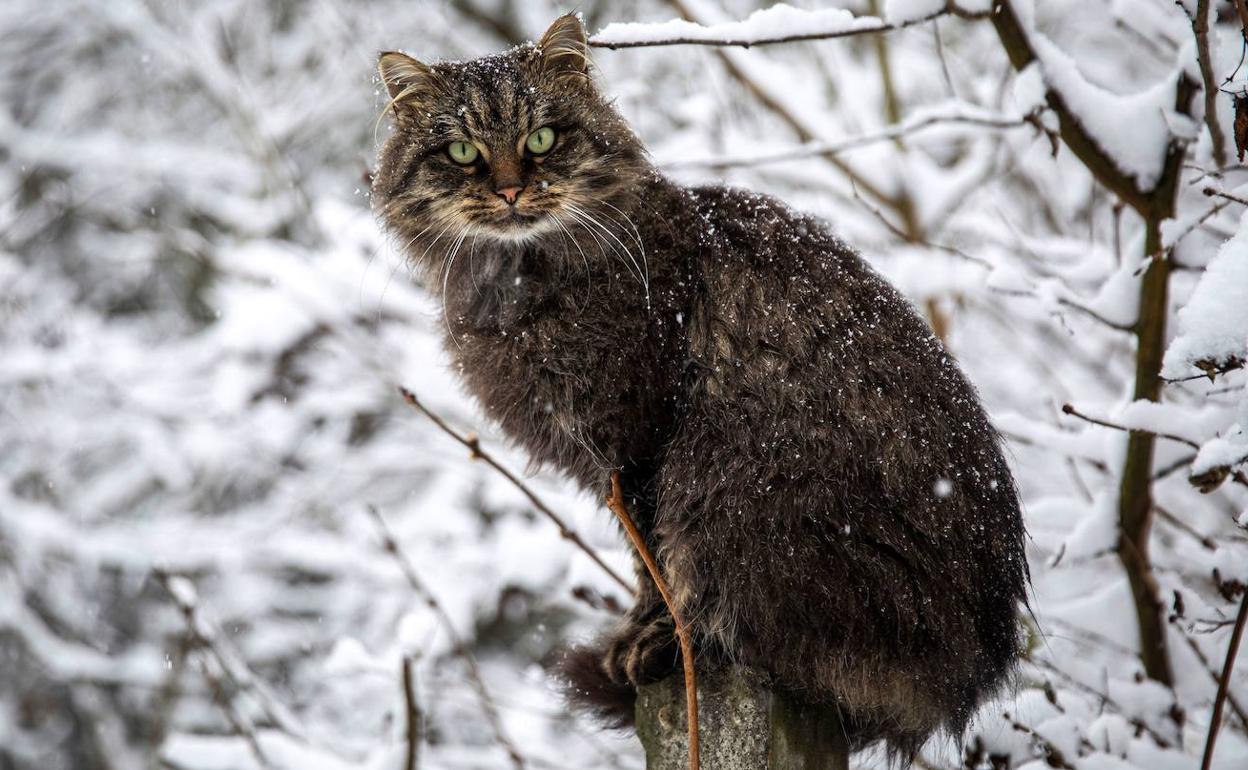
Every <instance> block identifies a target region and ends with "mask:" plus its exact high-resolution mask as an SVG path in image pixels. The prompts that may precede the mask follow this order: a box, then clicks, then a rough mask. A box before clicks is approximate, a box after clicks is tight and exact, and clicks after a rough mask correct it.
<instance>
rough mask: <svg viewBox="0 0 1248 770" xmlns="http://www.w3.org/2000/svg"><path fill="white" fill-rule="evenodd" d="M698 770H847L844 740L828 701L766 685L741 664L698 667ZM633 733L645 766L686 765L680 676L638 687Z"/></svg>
mask: <svg viewBox="0 0 1248 770" xmlns="http://www.w3.org/2000/svg"><path fill="white" fill-rule="evenodd" d="M698 702H699V704H700V708H699V714H698V721H699V722H700V725H699V727H700V730H699V737H700V738H701V743H702V770H848V768H849V745H848V743H847V742H846V739H845V731H844V728H843V727H842V725H841V721H840V717H839V715H838V713H837V710H836V708H835V707H833V706H810V705H806V704H800V703H796V702H794V701H793V700H791V699H789V698H787V697H785V696H783V695H781V694H779V693H775V692H772V691H771V690H769V689H767V687H766V686H765V684H764V683H763V680H762V678H761V677H759V676H758V675H756V674H754V673H752V672H751V671H749V670H748V669H744V668H731V669H728V670H726V671H723V672H706V673H703V672H701V671H699V672H698ZM637 736H638V737H639V738H641V744H642V746H643V747H644V748H645V750H646V770H687V768H688V767H689V733H688V728H687V727H686V720H685V684H684V679H683V677H682V676H680V675H676V676H672V677H669V678H668V679H665V680H663V681H662V682H658V683H656V684H652V685H649V686H647V687H643V688H641V691H640V693H639V694H638V697H637Z"/></svg>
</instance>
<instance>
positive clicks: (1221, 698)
mask: <svg viewBox="0 0 1248 770" xmlns="http://www.w3.org/2000/svg"><path fill="white" fill-rule="evenodd" d="M1246 620H1248V591H1244V596H1243V598H1242V599H1241V600H1240V602H1239V614H1238V615H1236V616H1235V630H1234V631H1232V632H1231V641H1230V644H1228V645H1227V647H1226V662H1225V663H1223V664H1222V679H1221V681H1219V682H1218V696H1217V698H1216V699H1215V700H1214V701H1213V717H1212V720H1211V721H1210V722H1209V734H1208V736H1206V738H1205V756H1204V758H1203V759H1202V760H1201V762H1200V770H1209V768H1210V767H1211V766H1212V765H1213V749H1214V745H1215V744H1216V743H1217V740H1218V728H1219V727H1221V725H1222V709H1223V707H1225V705H1226V696H1227V693H1228V691H1229V690H1230V686H1231V672H1232V671H1233V670H1234V669H1235V657H1236V655H1238V654H1239V643H1240V641H1241V640H1242V639H1243V638H1244V621H1246Z"/></svg>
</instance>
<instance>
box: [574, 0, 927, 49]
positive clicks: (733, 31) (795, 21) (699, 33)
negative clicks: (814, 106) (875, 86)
mask: <svg viewBox="0 0 1248 770" xmlns="http://www.w3.org/2000/svg"><path fill="white" fill-rule="evenodd" d="M903 5H906V3H903ZM883 26H884V21H883V20H881V19H879V18H878V17H875V16H855V15H854V14H853V13H851V12H850V11H847V10H845V9H843V8H821V9H818V10H813V11H810V10H806V9H803V8H795V7H793V6H791V5H787V4H785V3H778V4H776V5H773V6H771V7H769V8H763V9H761V10H757V11H754V12H753V13H751V14H750V15H749V16H747V17H746V18H745V19H743V20H741V21H730V22H724V23H720V24H706V25H704V24H698V23H696V22H691V21H685V20H684V19H671V20H670V21H664V22H657V23H639V22H615V23H612V24H608V25H607V26H606V27H603V28H602V30H601V31H599V32H598V33H597V34H595V35H594V36H593V38H592V41H591V42H592V43H593V44H594V45H598V46H605V47H608V48H609V47H611V46H615V45H625V44H629V43H654V42H660V41H667V40H686V41H732V42H733V43H740V44H753V43H758V42H761V41H766V40H776V39H778V38H785V37H795V36H802V37H811V36H815V35H833V34H842V33H848V32H855V31H863V30H871V29H879V28H881V27H883Z"/></svg>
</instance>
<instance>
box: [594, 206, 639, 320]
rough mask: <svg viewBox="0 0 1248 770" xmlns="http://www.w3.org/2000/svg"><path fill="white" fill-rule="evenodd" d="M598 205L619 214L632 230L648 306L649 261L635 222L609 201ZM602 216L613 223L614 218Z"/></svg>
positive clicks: (606, 215)
mask: <svg viewBox="0 0 1248 770" xmlns="http://www.w3.org/2000/svg"><path fill="white" fill-rule="evenodd" d="M599 203H601V204H602V205H604V206H608V207H610V208H611V209H613V210H614V211H615V212H616V213H617V214H619V215H620V216H621V217H622V218H623V219H624V221H625V222H627V223H628V226H629V227H631V228H632V229H633V233H632V235H633V241H634V242H635V243H636V244H637V250H638V251H639V252H640V253H641V265H642V268H643V269H644V270H645V273H646V303H647V304H649V300H650V260H649V259H648V258H647V257H646V244H644V243H643V242H642V240H641V231H640V230H638V229H637V225H636V223H635V222H633V220H632V219H631V218H630V217H629V216H628V214H625V213H624V212H623V211H621V210H620V209H619V208H617V207H616V206H614V205H612V203H611V202H610V201H607V200H601V201H599ZM603 216H605V217H607V219H610V220H611V221H613V222H614V221H615V218H614V217H612V216H610V215H608V214H605V213H604V214H603Z"/></svg>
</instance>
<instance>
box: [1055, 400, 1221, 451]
mask: <svg viewBox="0 0 1248 770" xmlns="http://www.w3.org/2000/svg"><path fill="white" fill-rule="evenodd" d="M1062 413H1063V414H1068V415H1070V416H1071V417H1078V418H1079V419H1080V420H1083V421H1085V422H1090V423H1092V424H1093V425H1100V426H1101V427H1103V428H1113V429H1114V430H1121V431H1125V432H1127V433H1142V434H1145V435H1148V436H1156V437H1157V438H1164V439H1169V440H1170V441H1177V442H1179V443H1180V444H1186V445H1187V446H1189V447H1191V448H1192V449H1200V444H1197V443H1196V442H1195V441H1192V440H1191V439H1189V438H1183V437H1182V436H1176V435H1174V434H1173V433H1158V432H1157V431H1155V430H1147V429H1145V428H1130V427H1127V426H1126V425H1119V424H1118V423H1113V422H1110V421H1108V420H1104V419H1101V418H1099V417H1090V416H1088V415H1086V414H1083V413H1082V412H1080V411H1079V410H1077V409H1075V407H1073V406H1071V405H1070V404H1062Z"/></svg>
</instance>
